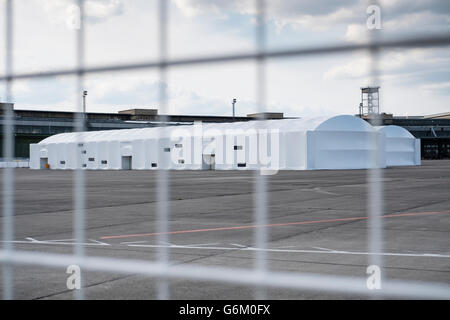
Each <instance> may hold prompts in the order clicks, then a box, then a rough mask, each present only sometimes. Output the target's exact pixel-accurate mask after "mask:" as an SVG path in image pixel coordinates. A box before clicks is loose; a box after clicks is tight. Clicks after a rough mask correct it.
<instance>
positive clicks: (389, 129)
mask: <svg viewBox="0 0 450 320" xmlns="http://www.w3.org/2000/svg"><path fill="white" fill-rule="evenodd" d="M375 129H376V130H378V131H380V132H383V133H384V134H385V135H386V137H388V138H412V139H415V137H414V136H413V135H412V134H411V132H409V131H408V130H406V129H405V128H402V127H399V126H394V125H389V126H379V127H375Z"/></svg>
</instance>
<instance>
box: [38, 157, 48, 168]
mask: <svg viewBox="0 0 450 320" xmlns="http://www.w3.org/2000/svg"><path fill="white" fill-rule="evenodd" d="M47 165H48V158H41V165H40V167H41V169H47Z"/></svg>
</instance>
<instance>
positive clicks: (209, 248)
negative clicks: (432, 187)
mask: <svg viewBox="0 0 450 320" xmlns="http://www.w3.org/2000/svg"><path fill="white" fill-rule="evenodd" d="M129 246H130V247H149V248H158V247H160V246H159V245H150V244H149V245H145V244H133V245H129ZM172 248H177V249H199V250H235V251H237V250H239V251H262V250H264V251H267V252H280V253H313V254H324V253H325V254H342V255H345V254H347V255H375V254H378V253H372V252H363V251H341V250H328V251H324V250H287V249H260V248H254V247H244V248H240V249H237V248H230V247H198V246H197V247H195V246H184V245H176V246H173V247H172ZM379 255H382V256H395V257H435V258H450V254H435V253H397V252H383V253H379Z"/></svg>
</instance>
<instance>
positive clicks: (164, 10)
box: [0, 0, 450, 299]
mask: <svg viewBox="0 0 450 320" xmlns="http://www.w3.org/2000/svg"><path fill="white" fill-rule="evenodd" d="M74 2H75V4H76V5H77V6H78V8H79V10H80V28H79V29H78V31H77V37H76V51H77V65H76V68H69V69H60V70H53V71H48V70H47V71H43V72H35V73H33V72H32V73H14V69H13V66H14V56H13V54H12V52H13V48H14V37H13V33H14V30H13V26H14V21H13V17H14V14H13V10H14V1H13V0H6V1H5V2H4V8H5V10H4V14H3V17H2V19H0V20H3V22H2V23H3V27H4V35H5V49H6V52H5V57H6V60H5V62H6V65H5V74H4V75H0V83H2V85H4V86H5V92H6V97H5V98H6V101H7V102H12V101H14V98H13V94H12V84H13V82H14V81H17V80H20V79H37V78H52V77H56V76H63V75H66V76H76V78H77V86H76V90H77V92H78V93H79V92H82V90H83V87H84V77H85V76H86V75H91V74H99V73H111V72H115V73H122V72H128V71H133V70H150V69H154V70H159V80H160V84H167V83H169V81H170V79H169V78H168V72H167V71H168V69H170V68H176V67H179V66H199V65H213V64H220V63H229V62H237V61H253V62H254V63H255V64H256V74H255V82H256V88H257V92H256V97H255V100H256V101H257V105H258V108H259V111H260V112H263V111H265V103H266V89H267V88H266V71H265V70H266V67H265V64H266V61H267V60H268V59H283V58H287V57H290V58H296V59H302V58H303V57H306V56H319V55H333V54H338V53H350V52H355V51H366V52H367V53H368V54H369V55H370V58H371V77H372V83H373V84H379V70H378V68H377V62H378V56H379V54H380V53H382V52H383V50H386V49H391V48H401V49H405V50H408V49H414V48H426V47H438V46H448V45H450V35H445V34H444V35H442V34H440V35H429V36H426V37H402V38H398V39H393V40H392V39H391V40H381V39H377V38H375V37H372V38H371V40H370V42H368V43H360V44H337V45H334V44H329V45H324V46H315V47H294V48H287V49H276V50H269V49H267V46H266V36H267V34H266V29H265V16H266V14H267V13H266V6H265V1H264V0H255V10H256V17H257V19H256V20H257V21H256V24H255V28H256V32H255V34H256V39H255V47H256V50H255V51H252V52H247V53H231V54H223V55H220V54H219V55H209V56H198V57H189V58H177V59H169V58H168V52H167V38H168V25H169V10H168V1H166V0H159V9H158V25H159V57H158V59H157V60H154V61H144V62H140V63H126V64H113V65H108V66H102V67H86V66H85V50H86V48H85V34H84V31H85V1H84V0H76V1H74ZM166 88H167V86H166V85H160V91H159V107H160V110H161V111H162V112H161V113H162V114H165V111H166V110H167V104H168V101H167V92H166V90H167V89H166ZM75 110H77V111H79V112H78V113H77V117H76V122H75V128H74V129H75V131H78V132H81V131H83V130H84V129H85V127H84V126H85V121H84V120H85V119H84V117H83V113H82V110H83V106H82V103H81V101H80V103H77V105H76V108H75ZM4 119H5V125H4V126H3V149H4V150H3V154H4V158H5V159H6V161H8V160H12V159H13V155H14V150H13V148H14V143H13V141H14V140H13V139H14V137H13V134H12V132H13V130H12V129H13V126H14V115H13V111H12V110H9V109H5V114H4ZM162 122H163V123H165V121H164V119H163V120H162ZM79 138H80V140H79V142H80V143H82V141H81V135H80V136H79ZM372 158H373V160H375V161H376V158H377V154H376V152H375V154H373V155H372ZM3 170H4V174H3V200H2V201H3V248H2V249H1V251H0V262H1V264H2V270H3V275H2V276H3V281H2V283H3V298H4V299H13V298H14V286H13V278H14V266H15V265H33V266H45V267H67V266H68V265H72V264H75V265H79V266H80V267H81V268H82V269H83V270H92V271H101V272H111V273H124V274H142V275H145V276H151V277H155V278H157V279H158V280H159V281H158V287H157V293H158V294H157V297H158V298H159V299H169V298H170V290H169V286H168V281H169V280H170V279H188V280H207V281H215V282H219V283H227V284H238V285H248V286H252V287H254V288H255V298H265V297H266V295H265V289H266V288H289V289H295V290H324V291H329V292H345V293H355V294H364V295H369V296H370V295H372V296H376V297H379V296H383V297H384V296H389V297H405V298H444V299H449V298H450V290H448V286H446V285H443V284H437V283H424V282H420V283H419V282H411V281H397V280H389V279H383V287H382V289H381V290H372V291H370V290H368V289H367V287H366V278H358V277H345V276H337V275H336V276H330V275H319V274H309V273H301V272H296V273H292V272H290V273H288V272H277V271H270V270H269V269H268V267H267V256H266V251H265V250H262V249H264V248H266V246H267V239H268V234H267V232H268V231H267V228H265V227H258V228H254V243H255V248H258V249H261V250H255V251H254V254H255V258H256V259H255V261H256V262H255V264H254V270H248V269H241V268H231V267H230V268H225V267H220V268H219V267H212V266H211V267H207V266H198V265H195V266H194V265H190V264H184V265H177V266H174V265H171V263H170V257H169V251H168V250H169V248H168V247H167V246H161V247H160V248H159V252H158V255H157V260H156V261H146V260H145V261H144V260H130V259H116V258H114V259H113V258H105V257H92V256H86V254H85V249H84V246H83V244H82V243H83V242H84V240H85V220H86V188H85V187H86V177H85V170H81V169H78V170H74V173H73V183H74V189H73V190H74V193H73V199H74V208H75V210H74V216H73V232H74V235H75V238H76V240H77V241H76V242H77V244H76V245H75V246H74V251H73V254H72V255H65V254H53V253H46V252H27V251H20V250H15V249H14V246H13V242H12V240H14V213H15V210H14V190H15V187H14V182H15V179H14V169H13V168H5V169H3ZM169 175H170V172H169V171H167V170H158V178H157V203H158V205H157V217H158V225H157V232H158V234H159V239H158V241H159V242H162V243H164V242H165V243H167V242H168V241H169V239H168V237H169V236H168V231H169V230H168V221H169V216H170V207H169V194H170V191H171V190H170V184H169V178H170V176H169ZM381 178H382V171H381V170H379V169H371V170H368V174H367V182H368V185H369V188H368V193H367V203H368V205H367V211H368V216H369V219H368V226H369V232H368V243H369V249H368V252H370V253H371V254H370V255H368V264H369V265H378V266H380V267H382V257H383V246H382V239H383V232H382V231H383V226H382V218H381V216H382V215H383V196H382V189H383V184H382V182H381V181H382V179H381ZM253 184H254V193H253V197H254V199H253V200H254V201H253V210H254V214H253V219H254V224H255V225H257V226H265V225H267V221H268V216H269V211H268V204H267V188H268V179H267V177H266V176H265V175H262V174H259V172H258V171H255V174H254V176H253ZM74 294H75V298H76V299H84V298H85V294H84V290H83V286H82V288H81V289H80V290H75V291H74Z"/></svg>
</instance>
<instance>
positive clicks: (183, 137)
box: [30, 115, 386, 170]
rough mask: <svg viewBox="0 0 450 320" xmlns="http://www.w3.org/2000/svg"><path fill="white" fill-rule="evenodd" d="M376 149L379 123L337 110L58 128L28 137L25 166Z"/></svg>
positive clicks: (161, 164) (367, 156)
mask: <svg viewBox="0 0 450 320" xmlns="http://www.w3.org/2000/svg"><path fill="white" fill-rule="evenodd" d="M377 148H378V150H382V151H381V152H375V151H376V150H377ZM384 150H385V134H384V132H383V131H379V130H375V129H374V128H373V127H372V126H371V125H370V124H369V123H367V122H366V121H364V120H362V119H360V118H358V117H354V116H350V115H341V116H335V117H319V118H302V119H283V120H259V121H248V122H233V123H215V124H204V125H201V124H194V125H189V126H167V127H156V128H145V129H129V130H108V131H93V132H81V133H62V134H57V135H54V136H51V137H48V138H46V139H44V140H42V141H41V142H39V143H38V144H32V145H30V168H32V169H41V168H46V167H49V168H50V169H76V168H85V169H110V170H111V169H113V170H120V169H137V170H145V169H148V170H155V169H184V170H202V169H203V170H205V169H216V170H254V169H275V170H311V169H365V168H372V167H381V168H383V167H385V166H386V159H385V152H384ZM376 155H378V157H376ZM375 157H376V159H375Z"/></svg>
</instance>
